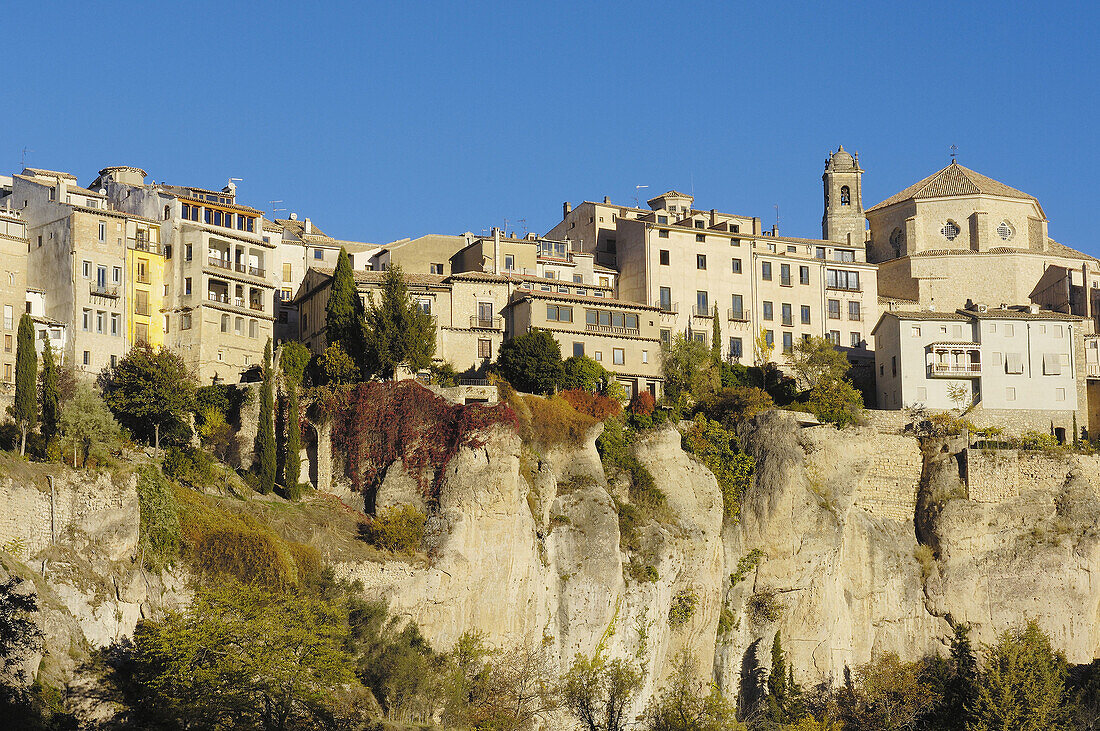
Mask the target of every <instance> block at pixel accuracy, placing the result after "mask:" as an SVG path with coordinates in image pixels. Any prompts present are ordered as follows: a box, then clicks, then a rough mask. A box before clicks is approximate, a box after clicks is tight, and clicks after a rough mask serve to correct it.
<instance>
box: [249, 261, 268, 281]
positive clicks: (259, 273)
mask: <svg viewBox="0 0 1100 731" xmlns="http://www.w3.org/2000/svg"><path fill="white" fill-rule="evenodd" d="M248 273H249V274H250V275H251V276H253V277H261V278H262V277H263V276H264V274H265V272H264V270H263V269H262V268H260V267H254V266H252V265H251V264H249V265H248Z"/></svg>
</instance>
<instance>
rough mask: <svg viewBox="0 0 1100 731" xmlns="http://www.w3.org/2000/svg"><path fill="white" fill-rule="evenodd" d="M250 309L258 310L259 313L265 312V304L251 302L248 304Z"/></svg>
mask: <svg viewBox="0 0 1100 731" xmlns="http://www.w3.org/2000/svg"><path fill="white" fill-rule="evenodd" d="M248 309H250V310H256V311H257V312H263V310H264V303H263V302H249V303H248Z"/></svg>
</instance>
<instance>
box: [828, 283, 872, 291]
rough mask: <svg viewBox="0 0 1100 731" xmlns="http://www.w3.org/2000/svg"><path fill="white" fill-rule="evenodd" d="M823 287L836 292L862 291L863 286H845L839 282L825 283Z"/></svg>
mask: <svg viewBox="0 0 1100 731" xmlns="http://www.w3.org/2000/svg"><path fill="white" fill-rule="evenodd" d="M825 289H831V290H834V291H836V292H862V291H863V287H860V286H858V285H856V286H855V287H846V286H841V285H839V284H826V285H825Z"/></svg>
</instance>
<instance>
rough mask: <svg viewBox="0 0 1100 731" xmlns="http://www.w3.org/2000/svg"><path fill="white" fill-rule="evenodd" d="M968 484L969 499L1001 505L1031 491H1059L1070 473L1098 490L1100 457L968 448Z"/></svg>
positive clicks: (966, 462)
mask: <svg viewBox="0 0 1100 731" xmlns="http://www.w3.org/2000/svg"><path fill="white" fill-rule="evenodd" d="M964 454H965V464H966V478H967V480H966V482H967V490H968V493H969V498H970V499H971V500H974V501H976V502H980V503H998V502H1003V501H1005V500H1011V499H1012V498H1015V497H1019V496H1020V494H1021V492H1027V491H1030V490H1058V489H1060V488H1061V486H1062V485H1063V484H1065V482H1066V479H1067V478H1068V477H1069V474H1070V472H1072V471H1073V470H1074V469H1080V471H1081V474H1082V475H1084V477H1085V478H1086V479H1088V480H1089V482H1090V483H1092V485H1093V487H1094V488H1095V487H1097V482H1096V477H1097V475H1100V457H1097V456H1093V455H1083V454H1059V453H1056V452H1055V453H1048V452H1042V451H1032V450H1016V449H967V450H965V452H964Z"/></svg>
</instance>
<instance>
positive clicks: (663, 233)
mask: <svg viewBox="0 0 1100 731" xmlns="http://www.w3.org/2000/svg"><path fill="white" fill-rule="evenodd" d="M657 236H658V237H660V238H662V239H667V238H668V229H665V228H662V229H661V230H660V231H658V232H657Z"/></svg>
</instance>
